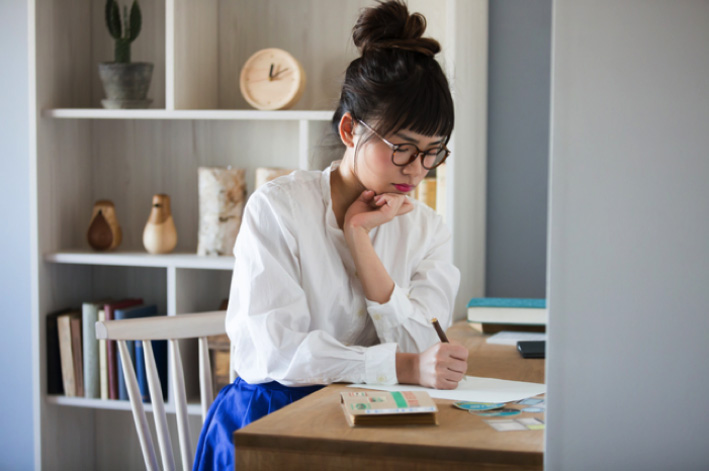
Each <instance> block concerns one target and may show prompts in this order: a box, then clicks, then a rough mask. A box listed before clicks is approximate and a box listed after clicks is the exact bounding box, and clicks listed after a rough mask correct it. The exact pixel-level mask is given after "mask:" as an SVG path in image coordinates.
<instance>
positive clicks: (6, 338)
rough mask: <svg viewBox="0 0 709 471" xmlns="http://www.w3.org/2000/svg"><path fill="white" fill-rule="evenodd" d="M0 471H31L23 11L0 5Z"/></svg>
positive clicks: (14, 4) (22, 5)
mask: <svg viewBox="0 0 709 471" xmlns="http://www.w3.org/2000/svg"><path fill="white" fill-rule="evenodd" d="M0 57H2V58H3V71H2V73H0V156H1V157H0V162H2V170H0V217H1V219H2V223H3V228H2V229H0V267H2V269H1V270H0V299H1V300H2V302H0V320H1V321H2V330H1V332H2V333H0V365H2V366H1V367H0V368H1V369H0V378H1V381H2V386H1V387H0V418H1V420H0V469H12V470H25V469H32V468H33V467H34V444H33V418H32V350H31V345H30V339H31V324H30V243H29V234H30V216H29V197H30V191H29V181H30V177H29V158H28V152H29V134H28V129H29V116H28V93H29V91H28V88H27V78H28V75H29V74H28V72H27V4H26V2H23V1H20V0H11V1H5V0H3V1H0Z"/></svg>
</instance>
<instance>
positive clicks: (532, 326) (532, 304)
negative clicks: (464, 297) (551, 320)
mask: <svg viewBox="0 0 709 471" xmlns="http://www.w3.org/2000/svg"><path fill="white" fill-rule="evenodd" d="M547 318H548V311H547V303H546V299H529V298H473V299H471V300H470V302H469V303H468V322H471V323H474V324H480V325H481V326H482V331H483V332H485V333H495V332H499V331H501V330H516V331H529V332H545V331H546V325H547Z"/></svg>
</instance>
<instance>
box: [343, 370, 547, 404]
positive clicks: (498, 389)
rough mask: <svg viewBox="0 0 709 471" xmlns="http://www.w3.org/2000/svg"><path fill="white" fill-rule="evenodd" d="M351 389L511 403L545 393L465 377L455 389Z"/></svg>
mask: <svg viewBox="0 0 709 471" xmlns="http://www.w3.org/2000/svg"><path fill="white" fill-rule="evenodd" d="M349 387H351V388H364V389H376V390H378V391H426V392H427V393H428V394H429V395H430V396H431V397H435V398H438V399H451V400H454V401H471V402H511V401H519V400H520V399H526V398H528V397H532V396H536V395H537V394H542V393H545V392H546V390H547V387H546V385H545V384H538V383H526V382H523V381H506V380H503V379H494V378H481V377H478V376H466V377H465V378H464V379H463V380H462V381H461V382H460V383H458V388H457V389H451V390H445V389H430V388H424V387H423V386H411V385H408V384H394V385H380V384H350V385H349Z"/></svg>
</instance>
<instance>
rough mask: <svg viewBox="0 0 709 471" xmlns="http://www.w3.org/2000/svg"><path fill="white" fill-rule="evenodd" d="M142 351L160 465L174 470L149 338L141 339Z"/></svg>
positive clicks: (158, 379)
mask: <svg viewBox="0 0 709 471" xmlns="http://www.w3.org/2000/svg"><path fill="white" fill-rule="evenodd" d="M136 341H137V340H136ZM143 351H144V352H145V371H146V372H147V377H148V387H149V388H150V401H151V402H152V404H153V418H154V419H155V430H156V431H157V434H158V444H159V445H160V456H161V457H162V466H163V469H164V470H166V471H174V470H175V457H174V455H173V454H172V442H171V441H170V430H169V429H168V428H167V416H166V415H165V403H164V401H163V398H162V386H161V385H160V378H159V376H158V368H157V366H156V365H155V355H154V354H153V345H152V342H151V341H150V340H143Z"/></svg>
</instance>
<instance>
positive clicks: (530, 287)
mask: <svg viewBox="0 0 709 471" xmlns="http://www.w3.org/2000/svg"><path fill="white" fill-rule="evenodd" d="M489 44H490V54H489V69H488V70H489V71H488V74H489V75H488V77H489V80H488V87H489V88H488V139H487V142H488V178H487V188H488V190H487V228H486V231H487V234H486V240H487V254H486V256H487V258H486V280H485V283H486V289H485V292H486V295H487V296H493V297H517V298H543V297H545V296H546V236H547V174H548V159H549V80H550V73H551V71H550V57H551V0H524V1H520V0H494V1H491V2H490V43H489Z"/></svg>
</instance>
